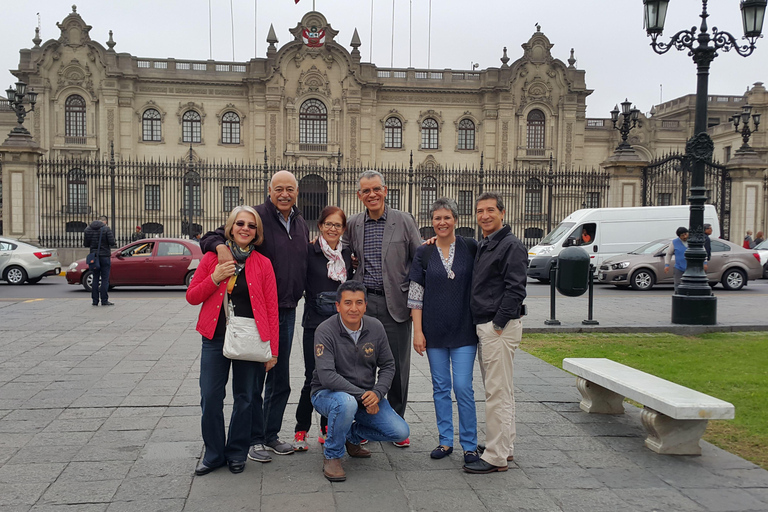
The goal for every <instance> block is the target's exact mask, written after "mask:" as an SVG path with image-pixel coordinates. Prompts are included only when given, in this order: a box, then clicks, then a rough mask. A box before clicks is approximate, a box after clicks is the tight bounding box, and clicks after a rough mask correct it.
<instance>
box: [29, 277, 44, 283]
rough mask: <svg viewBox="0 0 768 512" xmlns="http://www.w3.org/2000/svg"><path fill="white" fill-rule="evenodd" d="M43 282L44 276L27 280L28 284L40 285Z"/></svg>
mask: <svg viewBox="0 0 768 512" xmlns="http://www.w3.org/2000/svg"><path fill="white" fill-rule="evenodd" d="M42 280H43V276H40V277H31V278H29V279H27V282H28V283H29V284H37V283H39V282H40V281H42Z"/></svg>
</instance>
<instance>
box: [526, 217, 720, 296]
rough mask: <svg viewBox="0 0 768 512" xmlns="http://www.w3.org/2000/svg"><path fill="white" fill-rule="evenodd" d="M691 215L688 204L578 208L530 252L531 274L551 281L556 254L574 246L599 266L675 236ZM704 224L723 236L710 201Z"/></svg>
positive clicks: (593, 263) (717, 235) (713, 233)
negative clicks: (605, 261)
mask: <svg viewBox="0 0 768 512" xmlns="http://www.w3.org/2000/svg"><path fill="white" fill-rule="evenodd" d="M690 214H691V210H690V206H688V205H682V206H642V207H637V208H587V209H584V210H576V211H575V212H573V213H572V214H570V215H569V216H567V217H566V218H565V219H563V221H562V222H561V223H560V224H559V225H558V226H557V227H556V228H555V229H553V230H552V232H551V233H549V234H548V235H547V236H545V237H544V238H542V239H541V242H539V244H538V245H536V246H534V247H532V248H531V249H530V250H529V251H528V260H529V262H528V277H532V278H534V279H538V280H539V281H541V282H544V283H547V282H549V271H550V269H551V268H552V265H553V264H554V261H555V259H556V258H557V255H558V254H560V251H561V250H562V249H563V248H564V247H570V246H573V245H578V246H581V247H583V248H584V249H586V250H587V252H588V253H589V255H590V257H591V258H592V261H591V263H592V265H594V266H595V269H597V268H598V267H599V266H600V263H602V261H603V260H604V259H606V258H610V257H611V256H616V255H618V254H626V253H628V252H630V251H632V250H634V249H636V248H638V247H640V246H641V245H643V244H647V243H648V242H651V241H653V240H656V239H659V238H664V237H673V236H675V231H676V230H677V228H679V227H680V226H685V227H689V226H688V223H689V219H690ZM704 223H705V224H712V235H711V238H719V237H720V223H719V222H718V220H717V211H716V210H715V207H714V206H713V205H711V204H708V205H705V206H704Z"/></svg>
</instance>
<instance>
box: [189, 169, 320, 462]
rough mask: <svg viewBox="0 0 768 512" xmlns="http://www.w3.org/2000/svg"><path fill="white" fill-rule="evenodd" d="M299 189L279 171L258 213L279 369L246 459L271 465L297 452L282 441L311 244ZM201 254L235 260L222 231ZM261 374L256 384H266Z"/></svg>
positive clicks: (203, 244)
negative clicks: (273, 294)
mask: <svg viewBox="0 0 768 512" xmlns="http://www.w3.org/2000/svg"><path fill="white" fill-rule="evenodd" d="M298 195H299V184H298V182H297V181H296V177H295V176H294V175H293V174H292V173H290V172H288V171H278V172H276V173H275V174H274V176H272V179H271V180H270V182H269V197H268V198H267V200H266V201H264V203H263V204H260V205H258V206H255V207H254V209H255V210H256V211H257V212H258V214H259V216H260V217H261V221H262V223H263V224H264V243H262V244H261V245H260V246H258V247H257V248H256V250H257V251H259V252H260V253H261V254H263V255H264V256H266V257H267V258H269V260H270V261H271V262H272V267H273V268H274V270H275V278H276V280H277V304H278V308H279V317H280V348H279V352H280V354H284V356H283V357H280V358H279V359H278V360H277V364H276V365H275V367H274V368H273V369H272V370H271V371H270V372H268V373H267V376H266V385H265V387H264V409H263V416H262V415H261V414H258V415H257V414H256V412H255V411H254V417H253V424H252V430H251V449H250V450H249V451H248V458H249V459H251V460H255V461H258V462H269V461H270V460H272V457H271V455H270V454H269V451H272V452H274V453H276V454H278V455H290V454H292V453H293V451H294V450H293V445H292V444H290V443H284V442H282V441H280V439H279V438H278V433H279V432H280V428H281V427H282V424H283V414H284V413H285V406H286V405H287V404H288V397H289V396H290V395H291V382H290V375H289V372H288V369H289V363H290V358H289V357H288V356H289V355H290V353H291V345H292V343H293V330H294V326H295V323H296V305H297V304H298V302H299V300H301V296H302V295H303V293H304V279H305V276H306V273H307V242H309V228H308V227H307V223H306V222H305V221H304V217H302V216H301V212H300V211H299V209H298V208H297V207H296V198H297V197H298ZM200 248H201V249H202V251H203V252H204V253H205V252H209V251H216V253H217V254H218V256H219V263H224V262H226V261H230V260H231V259H232V253H231V252H230V251H229V249H228V248H227V247H226V245H224V229H223V227H221V228H219V229H217V230H216V231H211V232H208V233H206V234H205V236H204V237H203V238H202V239H201V240H200ZM263 378H264V375H263V373H262V374H261V375H257V379H263Z"/></svg>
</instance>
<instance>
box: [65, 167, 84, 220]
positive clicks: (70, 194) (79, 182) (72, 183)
mask: <svg viewBox="0 0 768 512" xmlns="http://www.w3.org/2000/svg"><path fill="white" fill-rule="evenodd" d="M66 212H67V213H76V214H85V213H88V182H87V181H86V179H85V171H84V170H82V169H72V170H71V171H69V172H68V173H67V206H66Z"/></svg>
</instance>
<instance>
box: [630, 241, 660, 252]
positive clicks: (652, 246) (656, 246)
mask: <svg viewBox="0 0 768 512" xmlns="http://www.w3.org/2000/svg"><path fill="white" fill-rule="evenodd" d="M668 244H669V240H656V241H654V242H651V243H649V244H645V245H643V246H642V247H638V248H637V249H635V250H634V251H631V252H630V253H629V254H656V253H657V252H659V251H660V250H662V249H663V248H664V247H666V246H667V245H668Z"/></svg>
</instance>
